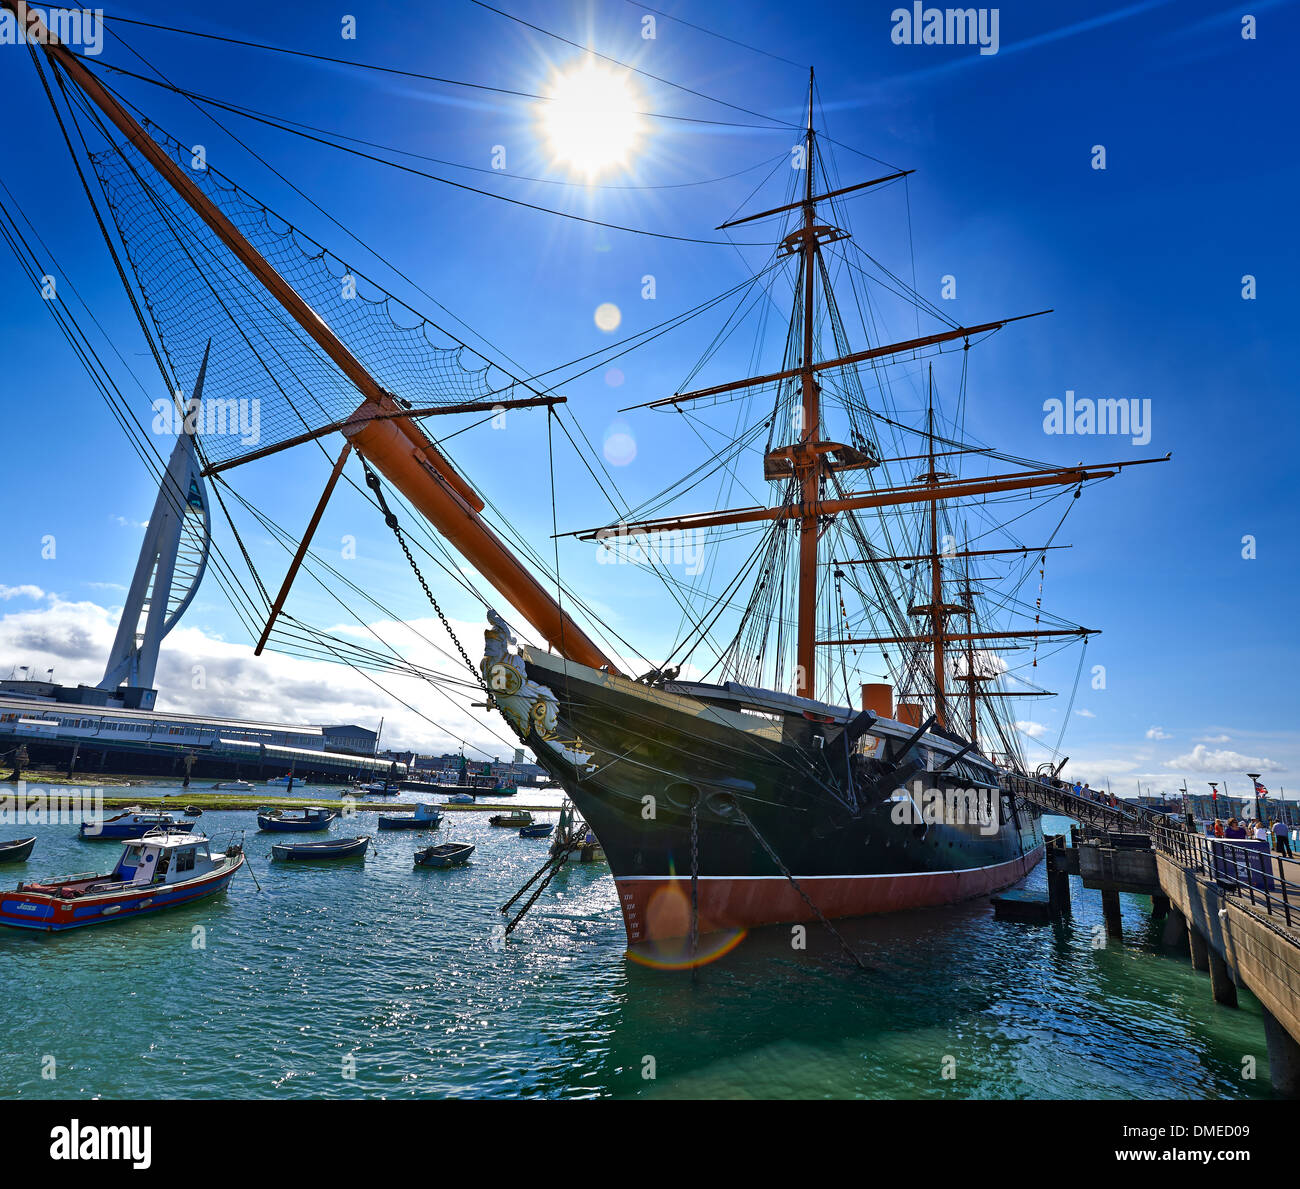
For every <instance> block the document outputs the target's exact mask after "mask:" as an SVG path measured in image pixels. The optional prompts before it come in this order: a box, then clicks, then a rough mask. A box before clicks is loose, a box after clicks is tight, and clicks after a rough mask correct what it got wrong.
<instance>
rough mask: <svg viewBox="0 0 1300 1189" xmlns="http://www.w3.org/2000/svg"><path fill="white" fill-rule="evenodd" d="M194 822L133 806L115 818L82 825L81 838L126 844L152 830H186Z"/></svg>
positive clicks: (167, 813)
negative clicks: (125, 842) (129, 840)
mask: <svg viewBox="0 0 1300 1189" xmlns="http://www.w3.org/2000/svg"><path fill="white" fill-rule="evenodd" d="M193 825H194V823H193V822H183V821H180V820H179V819H177V817H176V815H175V814H173V813H169V812H167V811H166V810H158V809H147V810H146V809H142V808H141V807H140V806H139V805H132V806H131V808H130V809H126V810H124V811H123V812H121V813H119V814H117V815H115V816H114V817H110V818H107V819H105V820H100V819H98V818H92V819H91V820H90V821H87V822H82V823H81V837H82V838H85V839H88V840H95V841H106V840H111V841H114V842H124V841H126V840H127V839H131V838H143V837H144V836H145V835H146V834H147V833H149V831H150V830H158V829H165V830H185V831H188V830H189V828H190V827H191V826H193Z"/></svg>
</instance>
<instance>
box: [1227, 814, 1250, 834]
mask: <svg viewBox="0 0 1300 1189" xmlns="http://www.w3.org/2000/svg"><path fill="white" fill-rule="evenodd" d="M1223 836H1224V837H1225V838H1241V839H1244V838H1245V837H1246V831H1245V830H1244V829H1243V828H1242V825H1241V823H1240V822H1239V821H1237V819H1236V818H1235V817H1230V818H1229V819H1228V826H1227V829H1225V830H1224V831H1223Z"/></svg>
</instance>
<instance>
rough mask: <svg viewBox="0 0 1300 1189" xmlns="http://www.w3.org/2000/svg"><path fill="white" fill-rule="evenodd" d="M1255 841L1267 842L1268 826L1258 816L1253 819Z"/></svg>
mask: <svg viewBox="0 0 1300 1189" xmlns="http://www.w3.org/2000/svg"><path fill="white" fill-rule="evenodd" d="M1255 841H1256V842H1263V843H1267V842H1268V827H1267V826H1266V825H1264V823H1263V822H1261V821H1260V820H1259V818H1256V819H1255Z"/></svg>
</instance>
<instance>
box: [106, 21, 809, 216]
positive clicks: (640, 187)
mask: <svg viewBox="0 0 1300 1189" xmlns="http://www.w3.org/2000/svg"><path fill="white" fill-rule="evenodd" d="M110 32H112V30H110ZM113 36H114V37H115V38H116V39H117V40H118V41H119V42H121V44H122V46H123V47H124V48H125V49H127V50H130V52H131V53H132V54H134V55H135V56H136V57H137V58H139V59H140V60H141V61H142V62H145V64H146V65H148V66H149V68H150V69H151V70H153V69H156V67H154V66H153V65H152V64H151V63H149V62H148V61H147V59H145V58H144V57H143V56H142V55H141V54H140V53H139V51H137V50H136V49H134V48H133V47H132V46H131V45H130V44H129V43H128V42H127V41H126V40H125V39H124V38H123V37H122V36H121V34H119V33H113ZM94 65H95V66H97V67H99V68H100V69H101V70H109V71H112V72H113V73H114V74H120V75H123V76H125V77H126V78H133V79H136V80H137V81H139V82H142V83H148V84H149V85H150V86H151V87H159V88H161V89H162V90H164V91H170V92H172V93H174V94H176V95H180V96H182V97H183V98H185V99H188V100H190V102H192V103H196V104H207V105H208V106H211V107H217V108H220V109H221V110H222V111H228V112H230V113H231V114H232V115H237V116H244V117H246V118H247V119H251V120H256V121H257V122H258V123H263V124H268V125H270V126H272V127H275V128H279V129H280V130H281V131H283V132H290V131H293V130H294V129H303V130H304V131H306V132H309V133H314V134H315V136H323V137H333V138H334V139H336V140H346V141H350V142H351V143H352V144H358V145H365V146H366V147H367V148H370V149H380V150H382V151H383V152H385V153H395V154H397V155H398V156H401V157H413V158H415V159H416V160H417V161H428V162H429V163H430V164H431V165H447V166H450V167H451V168H452V169H463V170H465V171H466V172H467V173H482V174H486V175H487V176H489V177H493V178H499V179H501V180H502V181H508V182H530V183H533V184H535V185H540V186H563V187H565V188H566V189H575V190H583V191H587V190H635V191H637V192H640V191H646V190H687V189H693V188H694V187H696V186H713V185H716V184H717V183H718V182H729V181H731V180H732V179H734V178H738V177H744V176H745V174H747V173H753V172H754V170H756V169H762V168H763V166H765V165H771V164H772V163H773V162H775V163H776V164H777V165H780V164H781V163H783V162H785V161H788V160H789V157H790V154H789V153H787V152H786V151H784V150H782V151H781V152H779V153H777V154H776V156H775V157H768V158H765V159H764V160H762V161H757V162H755V163H754V164H753V165H746V166H745V167H744V168H743V169H738V170H736V171H735V172H734V173H725V174H722V175H721V176H719V177H712V178H697V179H696V180H695V181H691V182H657V183H654V184H651V183H648V182H643V183H637V184H633V183H628V182H586V181H583V182H571V181H567V180H566V179H564V178H543V177H534V176H531V175H529V174H523V173H509V172H506V171H504V170H500V169H493V168H491V167H490V166H487V165H467V164H466V163H465V162H463V161H450V160H448V159H447V158H445V157H431V156H429V155H428V154H427V153H417V152H414V151H413V150H411V149H402V148H398V147H397V146H396V145H388V144H382V143H380V142H379V141H374V140H366V139H365V138H364V137H360V136H348V135H347V134H346V133H343V132H336V131H334V130H332V129H329V128H321V127H318V126H317V125H315V124H308V123H306V122H305V121H303V120H291V119H290V118H289V117H288V116H277V115H274V114H272V113H271V112H266V111H260V110H259V109H257V108H255V107H249V106H248V105H247V104H244V103H235V102H233V101H232V100H229V99H218V98H217V97H216V96H214V95H204V94H203V93H202V92H199V91H191V90H189V89H187V88H185V87H181V86H179V85H178V84H176V83H172V82H168V81H166V80H165V78H162V77H159V78H149V77H148V75H144V74H139V73H137V72H136V71H133V70H127V69H126V68H125V67H124V66H117V65H115V64H114V63H112V62H101V61H98V60H96V61H95V62H94ZM160 74H161V72H160Z"/></svg>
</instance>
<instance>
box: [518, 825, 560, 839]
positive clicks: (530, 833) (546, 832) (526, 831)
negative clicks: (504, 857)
mask: <svg viewBox="0 0 1300 1189" xmlns="http://www.w3.org/2000/svg"><path fill="white" fill-rule="evenodd" d="M554 829H555V823H554V822H536V823H534V824H533V825H531V826H525V827H524V828H523V829H522V830H520V831H519V837H520V838H549V837H550V836H551V831H552V830H554Z"/></svg>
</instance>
